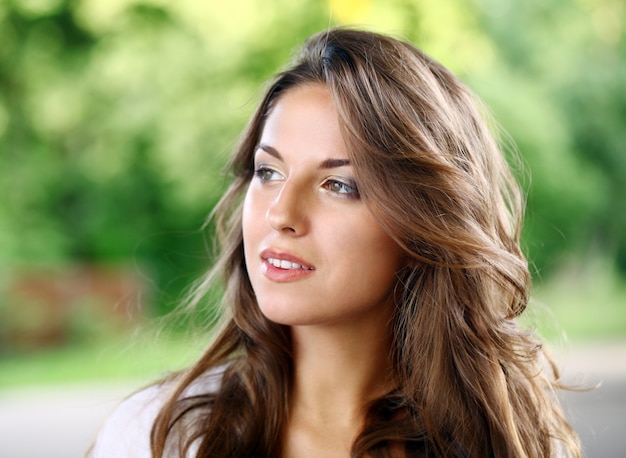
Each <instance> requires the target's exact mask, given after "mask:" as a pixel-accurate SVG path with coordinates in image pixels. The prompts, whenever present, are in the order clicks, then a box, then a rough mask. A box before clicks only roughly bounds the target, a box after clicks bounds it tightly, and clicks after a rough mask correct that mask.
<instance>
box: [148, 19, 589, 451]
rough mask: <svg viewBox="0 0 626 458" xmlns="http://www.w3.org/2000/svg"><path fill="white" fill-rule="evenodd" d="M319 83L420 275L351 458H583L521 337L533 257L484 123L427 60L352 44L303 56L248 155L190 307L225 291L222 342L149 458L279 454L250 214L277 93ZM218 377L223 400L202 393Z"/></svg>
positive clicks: (286, 370)
mask: <svg viewBox="0 0 626 458" xmlns="http://www.w3.org/2000/svg"><path fill="white" fill-rule="evenodd" d="M305 84H323V85H324V86H325V87H326V88H328V90H329V91H330V93H331V95H332V98H333V101H334V103H335V106H336V108H337V110H338V113H339V118H340V124H341V129H342V134H343V136H344V139H345V141H346V144H347V145H348V150H349V151H348V153H349V156H350V161H351V163H352V164H353V165H354V169H355V174H356V179H357V183H358V185H359V192H360V194H361V196H362V198H363V199H365V202H366V204H367V205H368V206H369V208H370V209H371V211H372V213H373V214H374V215H375V217H376V218H377V219H378V220H379V222H380V224H381V225H382V226H383V227H384V228H385V230H386V231H387V232H388V233H389V234H390V235H391V236H392V237H394V239H395V240H396V241H397V243H398V244H399V245H400V246H401V247H402V248H403V250H404V251H405V252H406V255H407V259H409V261H408V262H407V266H406V267H405V268H404V269H403V270H402V272H401V273H400V275H399V278H398V282H397V286H396V293H397V295H396V297H397V298H398V299H397V303H396V307H395V322H394V327H393V349H392V350H393V352H392V355H393V358H394V365H393V366H394V370H395V372H396V373H395V374H394V376H395V377H396V379H397V380H398V381H399V384H398V386H397V388H396V389H395V390H393V391H392V392H390V393H388V394H387V395H386V396H384V397H382V398H381V399H378V400H377V401H375V402H374V403H372V405H371V406H370V407H369V411H368V416H367V420H366V423H365V427H364V429H363V430H362V432H361V434H360V435H359V436H358V437H357V439H356V440H355V442H354V444H353V447H352V456H355V457H360V456H380V457H384V456H391V451H390V448H389V447H391V444H403V445H404V448H405V450H406V451H407V454H408V455H410V456H446V457H448V456H459V457H461V456H463V457H485V456H508V457H519V456H529V457H539V456H550V455H553V454H555V453H557V452H558V451H561V452H566V453H568V454H570V455H572V456H579V455H580V449H579V443H578V439H577V437H576V435H575V434H574V432H573V431H572V429H571V427H570V426H569V425H568V423H567V422H566V421H565V419H564V417H563V415H562V413H561V410H560V407H559V405H558V403H557V401H556V400H555V393H554V392H555V391H556V389H558V388H561V386H560V385H559V383H558V373H557V372H556V369H555V368H554V367H552V370H553V371H554V374H553V376H548V375H547V374H545V373H544V371H543V370H542V367H543V362H544V361H545V360H546V358H545V356H544V354H543V353H544V352H543V350H542V347H541V345H540V343H539V342H538V341H537V340H535V339H534V338H533V337H532V335H530V333H526V332H522V331H521V330H520V329H519V327H518V325H517V322H516V317H517V316H519V315H520V314H521V313H522V312H523V311H524V309H525V308H526V305H527V302H528V296H529V287H530V275H529V271H528V266H527V262H526V259H525V258H524V255H523V254H522V252H521V250H520V248H519V238H520V227H521V217H522V212H523V199H522V195H521V192H520V190H519V187H518V185H517V183H516V181H515V180H514V178H513V177H512V175H511V172H510V169H509V166H508V165H507V162H506V161H505V158H504V154H503V152H502V150H501V149H500V148H499V146H498V143H497V142H496V140H495V139H494V136H493V134H492V133H491V132H490V130H489V129H488V127H487V122H486V121H485V119H486V118H485V116H486V115H485V112H484V110H483V109H482V108H481V105H480V103H479V102H478V101H477V100H476V99H475V98H474V96H473V95H472V94H471V92H470V91H469V90H468V89H467V88H466V87H465V86H464V85H463V84H462V83H461V82H460V81H459V80H458V79H457V78H456V77H455V76H454V75H453V74H452V73H451V72H450V71H448V70H447V69H446V68H444V67H443V66H442V65H441V64H439V63H438V62H436V61H435V60H433V59H432V58H430V57H429V56H427V55H425V54H424V53H423V52H421V51H420V50H418V49H417V48H415V47H414V46H413V45H411V44H409V43H407V42H404V41H402V40H397V39H394V38H390V37H387V36H383V35H379V34H375V33H370V32H364V31H357V30H350V29H341V28H337V29H331V30H328V31H324V32H321V33H319V34H317V35H314V36H313V37H311V38H310V39H309V40H307V42H306V43H305V44H304V46H303V48H302V49H301V51H300V53H299V54H298V55H297V56H296V58H295V60H294V63H293V65H292V66H291V67H290V68H289V69H287V70H285V71H284V72H282V73H280V74H279V75H278V76H277V77H276V78H275V79H274V80H273V82H272V83H271V85H270V86H269V88H268V90H267V92H266V94H265V96H264V98H263V100H262V101H261V103H260V105H259V107H258V109H257V110H256V112H255V114H254V115H253V117H252V119H251V121H250V123H249V125H248V127H247V129H246V131H245V132H244V133H243V135H242V138H241V142H240V144H239V146H238V147H237V149H236V151H235V152H234V156H233V159H232V162H231V169H232V172H233V174H234V179H233V182H232V184H231V185H230V187H229V189H228V191H227V192H226V194H225V195H224V197H223V198H222V200H221V201H220V203H219V204H218V206H217V208H216V210H215V212H214V217H215V218H214V219H215V224H216V229H217V238H218V241H219V249H220V255H219V258H218V261H217V263H216V265H215V266H214V268H213V269H212V270H211V272H210V273H209V274H208V275H207V277H206V278H205V279H204V280H203V281H202V283H201V284H200V285H199V287H198V288H197V291H196V293H195V295H194V298H193V300H192V304H194V306H200V304H201V303H202V302H203V300H204V297H205V296H206V295H207V294H208V292H209V291H210V290H211V288H212V285H214V283H215V282H216V281H217V282H221V284H222V285H223V290H224V294H223V300H222V307H223V309H224V311H223V313H224V319H223V324H222V328H221V330H220V332H219V334H218V335H217V337H216V339H215V340H214V342H213V344H212V345H211V346H210V347H209V348H208V349H207V350H206V352H205V353H204V354H203V355H202V356H201V357H200V358H199V359H198V361H197V362H196V363H195V364H193V365H192V366H191V367H189V368H188V369H187V370H186V371H183V372H181V373H179V374H177V375H175V376H174V377H172V378H171V379H170V380H168V382H167V383H168V384H169V386H174V388H173V389H172V392H171V395H170V397H169V399H168V401H167V402H166V404H165V405H164V407H163V408H162V410H161V412H160V414H159V416H158V418H157V420H156V422H155V425H154V427H153V430H152V451H153V454H154V455H155V456H156V457H162V456H164V455H169V454H170V453H172V452H178V453H181V455H183V454H185V453H187V452H188V451H189V450H194V451H195V453H197V456H207V457H208V456H224V457H225V456H228V457H250V456H267V457H278V456H280V455H281V448H282V444H283V431H284V429H285V425H286V424H287V421H288V400H289V393H290V389H291V382H292V378H291V377H292V360H291V341H290V334H289V330H288V328H287V327H285V326H281V325H278V324H275V323H272V322H270V321H269V320H268V319H266V318H265V317H264V316H263V315H262V314H261V312H260V311H259V309H258V306H257V304H256V301H255V296H254V292H253V290H252V287H251V285H250V281H249V279H248V275H247V272H246V266H245V263H244V255H243V236H242V227H241V213H242V208H241V203H242V196H243V194H244V193H245V191H246V189H247V186H248V184H249V182H250V180H251V179H252V177H253V173H254V170H253V154H254V151H255V148H256V146H257V143H258V140H259V138H260V135H261V132H262V129H263V123H264V120H265V119H266V117H267V115H268V113H269V112H270V111H271V109H272V106H273V105H274V104H275V103H276V101H277V100H278V99H279V98H280V96H281V94H283V93H284V92H285V91H288V90H289V89H290V88H293V87H296V86H300V85H305ZM548 361H549V359H548ZM220 367H221V368H222V370H223V375H222V378H221V383H220V384H219V387H217V388H216V389H215V390H212V391H211V390H209V391H210V392H208V393H207V392H202V390H201V389H200V390H195V392H197V393H196V394H193V391H194V390H192V389H191V388H190V387H194V386H195V385H198V383H200V382H199V381H198V380H200V379H201V377H202V376H203V375H204V374H206V373H208V372H210V371H215V370H218V368H220ZM205 391H206V390H205Z"/></svg>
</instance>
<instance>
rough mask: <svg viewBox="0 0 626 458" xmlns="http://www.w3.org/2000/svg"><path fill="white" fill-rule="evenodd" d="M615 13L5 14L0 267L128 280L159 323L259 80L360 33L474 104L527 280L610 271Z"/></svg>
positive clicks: (42, 8) (622, 243)
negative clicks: (138, 286) (326, 41)
mask: <svg viewBox="0 0 626 458" xmlns="http://www.w3.org/2000/svg"><path fill="white" fill-rule="evenodd" d="M625 15H626V12H625V8H624V4H623V2H622V1H620V0H595V1H594V0H554V1H552V2H548V3H546V2H542V1H539V0H529V1H527V2H512V1H511V0H474V1H471V2H466V1H462V0H441V1H438V2H426V1H418V0H390V1H382V0H378V1H375V0H370V1H366V0H362V1H358V0H351V1H350V0H331V1H328V2H326V1H322V0H317V1H316V0H303V1H301V2H292V1H289V0H274V1H272V2H258V1H254V0H235V1H232V2H201V1H194V0H184V1H183V0H181V1H177V2H166V1H159V0H150V1H147V0H146V1H136V0H115V1H110V2H109V1H106V2H105V1H99V0H81V1H79V0H7V1H5V2H4V3H2V4H0V193H1V195H2V198H1V199H0V253H1V254H0V256H1V258H0V261H1V264H0V268H1V269H3V270H5V271H8V270H11V269H16V268H28V267H32V266H46V265H54V266H58V265H63V264H71V263H96V264H103V263H104V264H106V263H124V264H127V263H129V262H131V263H134V264H136V265H137V266H139V268H140V269H141V270H142V272H144V274H145V276H146V277H148V278H149V279H151V280H152V281H153V282H154V285H155V290H156V291H157V294H156V296H155V297H156V300H155V306H156V310H157V312H158V313H162V312H164V311H165V310H167V309H168V308H169V307H170V306H171V304H172V302H174V301H175V300H176V298H177V297H178V295H179V292H180V290H181V289H183V288H184V287H185V286H186V285H188V284H189V283H190V281H191V280H192V279H193V278H194V277H195V276H196V275H197V274H198V273H200V272H201V271H203V270H204V269H205V268H206V267H207V265H208V264H210V262H211V260H210V258H209V256H208V255H207V250H206V247H205V245H206V244H207V243H210V238H211V237H210V233H209V234H208V235H207V234H202V233H201V232H200V230H199V228H200V227H201V225H202V223H203V221H204V218H205V217H206V215H207V214H208V213H209V211H210V210H211V208H212V207H213V205H214V203H215V202H216V200H217V199H218V198H219V196H220V194H221V192H222V190H223V189H224V187H225V185H226V184H227V182H228V177H225V176H224V175H223V174H222V169H223V166H224V164H225V162H226V160H227V158H228V155H229V152H230V150H231V148H232V146H233V145H234V143H235V142H236V139H237V136H238V133H239V132H240V131H241V129H242V128H243V126H244V124H245V122H246V119H247V117H248V116H249V114H250V113H251V111H252V110H253V108H254V105H255V103H256V101H257V100H258V97H259V96H260V93H261V88H262V85H263V82H264V81H265V80H266V79H267V78H268V77H269V76H271V75H272V74H273V73H274V72H275V71H276V70H277V69H278V68H279V67H280V66H282V65H284V63H285V62H286V61H287V60H288V58H289V56H290V54H291V53H292V51H293V49H294V48H295V47H296V46H297V45H298V44H300V43H301V42H302V41H303V40H304V39H305V38H306V37H307V36H308V35H310V34H311V33H314V32H316V31H318V30H321V29H323V28H325V27H327V26H329V25H334V24H339V23H353V22H358V23H361V24H367V25H368V26H370V27H372V28H374V29H376V30H380V31H383V32H388V33H394V34H400V35H404V36H406V37H408V38H409V39H411V40H413V41H414V42H415V43H417V44H418V45H419V46H421V47H423V48H424V49H425V50H426V51H427V52H429V53H430V54H432V55H434V56H435V57H436V58H438V59H439V60H441V61H442V62H443V63H444V64H445V65H447V66H449V67H450V68H452V69H453V70H454V71H455V72H456V73H457V74H459V75H460V76H461V77H462V79H464V80H465V81H466V82H467V83H468V84H469V85H470V86H471V87H472V88H474V89H475V90H476V92H478V94H479V95H480V96H481V97H482V98H483V99H485V100H486V101H487V105H488V106H489V107H490V108H491V110H492V111H493V112H494V114H495V117H496V119H497V120H498V121H499V122H500V124H501V125H502V126H503V127H504V129H505V130H506V131H508V132H509V133H510V135H511V137H512V138H513V140H514V142H515V143H516V144H517V145H518V148H519V150H520V151H521V153H522V156H523V158H524V160H525V161H526V162H527V164H528V168H529V169H530V175H531V176H532V181H528V180H526V187H527V188H528V190H529V202H528V218H527V229H526V232H525V236H524V237H525V244H526V246H527V250H528V252H529V257H530V258H531V259H532V260H533V262H534V263H535V264H536V266H537V268H538V269H540V270H542V271H545V272H550V271H551V269H555V268H556V267H557V266H558V265H559V264H560V263H561V262H562V261H563V260H565V259H570V258H571V257H572V256H574V257H580V258H584V257H586V256H589V255H590V253H593V254H594V255H595V254H596V253H601V254H603V255H606V256H608V257H609V258H610V259H611V260H612V262H614V263H615V264H616V265H617V266H618V267H619V269H620V270H621V272H622V273H624V272H626V230H625V229H626V199H625V196H626V129H624V126H625V125H626V69H625V62H626V59H625V57H626V40H625V31H624V23H625ZM521 178H522V180H524V175H523V174H521Z"/></svg>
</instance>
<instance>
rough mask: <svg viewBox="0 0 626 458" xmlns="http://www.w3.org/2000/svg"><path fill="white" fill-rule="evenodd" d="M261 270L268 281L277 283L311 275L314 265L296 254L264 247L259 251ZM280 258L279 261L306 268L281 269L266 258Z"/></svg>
mask: <svg viewBox="0 0 626 458" xmlns="http://www.w3.org/2000/svg"><path fill="white" fill-rule="evenodd" d="M260 257H261V272H262V273H263V275H264V276H265V277H266V278H267V279H268V280H270V281H273V282H277V283H287V282H292V281H297V280H301V279H303V278H305V277H308V276H310V275H313V273H314V272H315V267H314V266H313V265H312V264H310V263H309V262H307V261H305V260H304V259H302V258H299V257H298V256H295V255H293V254H291V253H287V252H282V251H276V250H272V249H266V250H263V251H261V254H260ZM269 258H273V259H280V260H281V261H289V262H293V263H296V264H300V265H301V266H306V267H308V269H281V268H280V267H275V266H274V265H272V264H270V263H269V261H268V259H269Z"/></svg>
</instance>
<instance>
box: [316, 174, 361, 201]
mask: <svg viewBox="0 0 626 458" xmlns="http://www.w3.org/2000/svg"><path fill="white" fill-rule="evenodd" d="M322 186H323V187H324V189H327V190H329V191H330V192H332V193H334V194H338V195H339V196H341V197H342V198H344V199H358V198H359V197H360V196H359V190H358V189H357V187H356V184H355V183H353V182H351V183H344V182H343V181H339V180H332V179H331V180H326V181H325V182H324V184H323V185H322ZM333 187H338V188H340V189H342V190H341V191H339V190H337V189H333Z"/></svg>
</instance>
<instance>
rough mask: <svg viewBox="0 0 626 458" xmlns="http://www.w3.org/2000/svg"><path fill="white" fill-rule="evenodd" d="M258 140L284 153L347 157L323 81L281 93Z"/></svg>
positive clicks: (335, 111) (335, 112)
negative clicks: (321, 83)
mask: <svg viewBox="0 0 626 458" xmlns="http://www.w3.org/2000/svg"><path fill="white" fill-rule="evenodd" d="M259 143H262V144H265V145H269V146H271V147H273V148H275V149H276V150H278V151H279V152H281V154H289V153H297V154H298V155H302V154H305V153H306V154H307V155H309V154H312V153H317V154H322V155H326V156H328V155H332V156H333V157H344V156H347V152H346V147H345V142H344V139H343V136H342V133H341V129H340V125H339V116H338V114H337V110H336V108H335V104H334V102H333V100H332V97H331V95H330V92H329V91H328V89H327V88H326V87H324V86H323V85H320V84H312V85H305V86H297V87H294V88H291V89H289V90H287V91H286V92H285V93H284V94H282V95H281V96H280V97H279V98H278V99H277V101H276V103H275V104H274V106H273V107H272V109H271V111H270V112H269V114H268V116H267V118H266V120H265V123H264V126H263V130H262V132H261V138H260V140H259Z"/></svg>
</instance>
